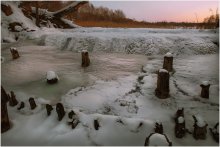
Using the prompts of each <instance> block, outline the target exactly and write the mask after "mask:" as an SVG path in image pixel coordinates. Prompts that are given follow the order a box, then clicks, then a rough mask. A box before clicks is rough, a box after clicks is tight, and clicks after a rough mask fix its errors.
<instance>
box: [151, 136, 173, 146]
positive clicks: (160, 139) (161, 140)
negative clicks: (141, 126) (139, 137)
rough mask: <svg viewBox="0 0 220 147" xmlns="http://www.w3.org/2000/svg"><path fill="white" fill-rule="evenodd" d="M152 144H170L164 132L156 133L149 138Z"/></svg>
mask: <svg viewBox="0 0 220 147" xmlns="http://www.w3.org/2000/svg"><path fill="white" fill-rule="evenodd" d="M149 145H150V146H169V143H168V142H167V140H166V137H165V136H164V135H162V134H159V133H155V134H153V135H152V136H150V138H149Z"/></svg>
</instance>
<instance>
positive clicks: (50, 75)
mask: <svg viewBox="0 0 220 147" xmlns="http://www.w3.org/2000/svg"><path fill="white" fill-rule="evenodd" d="M58 80H59V79H58V76H57V74H56V73H55V72H54V71H48V72H47V83H48V84H55V83H57V82H58Z"/></svg>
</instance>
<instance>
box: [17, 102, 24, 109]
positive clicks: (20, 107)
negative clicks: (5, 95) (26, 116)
mask: <svg viewBox="0 0 220 147" xmlns="http://www.w3.org/2000/svg"><path fill="white" fill-rule="evenodd" d="M24 106H25V104H24V102H21V103H20V106H19V107H18V108H17V109H18V110H21V109H23V108H24Z"/></svg>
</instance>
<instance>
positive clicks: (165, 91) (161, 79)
mask: <svg viewBox="0 0 220 147" xmlns="http://www.w3.org/2000/svg"><path fill="white" fill-rule="evenodd" d="M169 78H170V75H169V72H168V71H167V70H165V69H160V70H159V71H158V76H157V88H156V90H155V95H156V96H157V97H158V98H160V99H165V98H168V97H169V91H170V89H169Z"/></svg>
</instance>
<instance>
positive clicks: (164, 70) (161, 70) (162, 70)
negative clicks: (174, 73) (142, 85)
mask: <svg viewBox="0 0 220 147" xmlns="http://www.w3.org/2000/svg"><path fill="white" fill-rule="evenodd" d="M159 72H165V73H168V71H167V70H166V69H160V70H159Z"/></svg>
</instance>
